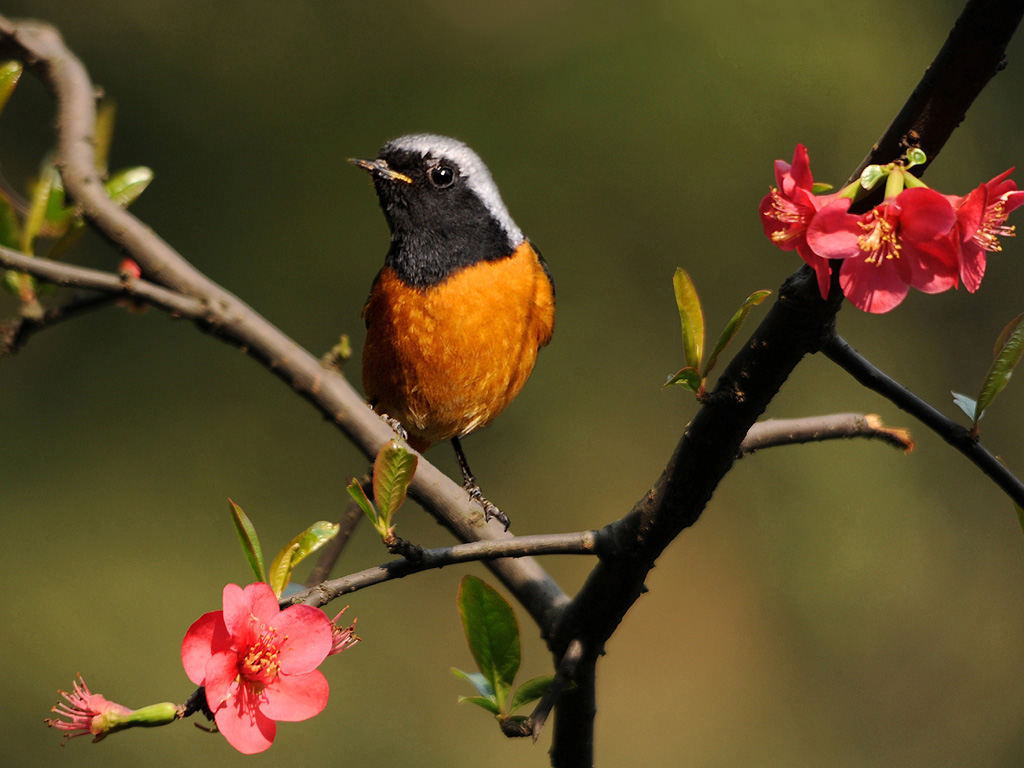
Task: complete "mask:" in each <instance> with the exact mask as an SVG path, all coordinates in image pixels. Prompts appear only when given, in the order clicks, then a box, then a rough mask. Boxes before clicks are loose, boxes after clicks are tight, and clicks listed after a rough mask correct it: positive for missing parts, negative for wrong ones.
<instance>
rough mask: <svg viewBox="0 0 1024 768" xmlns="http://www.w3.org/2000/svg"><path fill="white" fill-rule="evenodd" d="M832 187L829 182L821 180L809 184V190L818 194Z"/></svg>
mask: <svg viewBox="0 0 1024 768" xmlns="http://www.w3.org/2000/svg"><path fill="white" fill-rule="evenodd" d="M832 188H833V187H832V185H831V184H826V183H825V182H823V181H816V182H814V183H813V184H812V185H811V192H813V193H814V194H815V195H820V194H821V193H822V192H828V191H829V190H830V189H832Z"/></svg>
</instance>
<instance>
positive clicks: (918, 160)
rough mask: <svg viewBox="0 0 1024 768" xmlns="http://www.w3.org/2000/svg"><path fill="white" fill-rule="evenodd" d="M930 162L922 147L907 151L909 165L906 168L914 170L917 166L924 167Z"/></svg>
mask: <svg viewBox="0 0 1024 768" xmlns="http://www.w3.org/2000/svg"><path fill="white" fill-rule="evenodd" d="M927 162H928V155H926V154H925V153H924V150H923V149H921V148H920V147H911V148H910V149H908V150H907V163H906V165H905V166H904V167H905V168H913V167H914V166H915V165H924V164H925V163H927Z"/></svg>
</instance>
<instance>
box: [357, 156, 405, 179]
mask: <svg viewBox="0 0 1024 768" xmlns="http://www.w3.org/2000/svg"><path fill="white" fill-rule="evenodd" d="M348 161H349V162H350V163H352V165H358V166H359V167H360V168H362V169H364V170H367V171H369V172H370V173H374V174H378V175H379V176H381V177H382V178H385V179H387V180H388V181H404V182H405V183H406V184H412V179H410V178H409V177H408V176H406V175H405V174H404V173H399V172H398V171H393V170H391V169H390V168H389V167H388V164H387V163H386V162H385V161H384V160H360V159H359V158H356V157H350V158H349V159H348Z"/></svg>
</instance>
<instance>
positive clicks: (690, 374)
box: [661, 367, 703, 392]
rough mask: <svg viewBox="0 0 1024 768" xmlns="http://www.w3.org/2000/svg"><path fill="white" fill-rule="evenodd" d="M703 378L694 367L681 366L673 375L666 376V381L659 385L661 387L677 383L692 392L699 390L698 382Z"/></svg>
mask: <svg viewBox="0 0 1024 768" xmlns="http://www.w3.org/2000/svg"><path fill="white" fill-rule="evenodd" d="M702 381H703V379H702V378H701V377H700V372H699V371H698V370H697V369H696V368H689V367H687V368H683V369H682V370H679V371H677V372H676V373H675V375H673V376H669V377H668V381H666V382H665V383H664V384H662V385H661V388H662V389H664V388H665V387H670V386H672V385H673V384H679V385H680V386H682V387H686V388H687V389H689V390H691V391H692V392H699V391H700V383H701V382H702Z"/></svg>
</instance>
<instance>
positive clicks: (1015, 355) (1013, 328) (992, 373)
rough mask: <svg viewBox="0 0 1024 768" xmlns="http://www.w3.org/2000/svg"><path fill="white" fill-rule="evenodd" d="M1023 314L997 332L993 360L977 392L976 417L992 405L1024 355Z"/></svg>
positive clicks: (979, 416)
mask: <svg viewBox="0 0 1024 768" xmlns="http://www.w3.org/2000/svg"><path fill="white" fill-rule="evenodd" d="M1022 318H1024V314H1020V315H1017V317H1015V318H1014V319H1013V320H1011V321H1010V322H1009V324H1008V325H1007V326H1006V327H1005V328H1004V329H1003V331H1002V333H1000V334H999V342H998V343H997V345H996V349H995V360H994V361H993V362H992V366H991V367H990V368H989V369H988V373H986V374H985V380H984V381H983V382H982V384H981V391H980V392H979V394H978V410H977V417H976V419H975V423H977V419H979V418H981V414H983V413H984V412H985V409H986V408H988V407H989V406H990V405H992V401H993V400H995V399H996V396H997V395H998V394H999V393H1000V392H1002V391H1003V388H1004V387H1005V386H1006V385H1007V384H1008V383H1009V381H1010V376H1011V375H1013V369H1014V368H1015V367H1016V366H1017V363H1019V362H1020V359H1021V356H1022V355H1024V324H1022V323H1021V319H1022Z"/></svg>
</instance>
